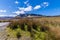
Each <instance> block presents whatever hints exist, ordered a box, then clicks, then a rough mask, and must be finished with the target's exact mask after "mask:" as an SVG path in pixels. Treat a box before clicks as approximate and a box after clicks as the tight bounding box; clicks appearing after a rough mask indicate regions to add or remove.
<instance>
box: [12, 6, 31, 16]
mask: <svg viewBox="0 0 60 40" xmlns="http://www.w3.org/2000/svg"><path fill="white" fill-rule="evenodd" d="M18 8H19V10H17V11H15V12H13V13H16V14H17V15H19V14H24V13H25V12H28V11H32V6H28V7H26V8H24V7H18Z"/></svg>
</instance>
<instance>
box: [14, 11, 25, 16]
mask: <svg viewBox="0 0 60 40" xmlns="http://www.w3.org/2000/svg"><path fill="white" fill-rule="evenodd" d="M13 13H16V14H17V15H19V14H24V13H25V12H24V11H16V12H13Z"/></svg>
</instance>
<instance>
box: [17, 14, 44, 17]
mask: <svg viewBox="0 0 60 40" xmlns="http://www.w3.org/2000/svg"><path fill="white" fill-rule="evenodd" d="M42 16H44V15H40V14H32V13H31V14H28V13H26V14H20V15H17V16H16V17H42Z"/></svg>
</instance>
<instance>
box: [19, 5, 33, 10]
mask: <svg viewBox="0 0 60 40" xmlns="http://www.w3.org/2000/svg"><path fill="white" fill-rule="evenodd" d="M19 10H23V11H32V6H28V7H26V8H24V7H20V8H19Z"/></svg>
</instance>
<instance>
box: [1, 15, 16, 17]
mask: <svg viewBox="0 0 60 40" xmlns="http://www.w3.org/2000/svg"><path fill="white" fill-rule="evenodd" d="M15 16H16V15H0V17H15Z"/></svg>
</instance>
